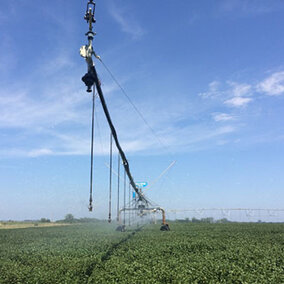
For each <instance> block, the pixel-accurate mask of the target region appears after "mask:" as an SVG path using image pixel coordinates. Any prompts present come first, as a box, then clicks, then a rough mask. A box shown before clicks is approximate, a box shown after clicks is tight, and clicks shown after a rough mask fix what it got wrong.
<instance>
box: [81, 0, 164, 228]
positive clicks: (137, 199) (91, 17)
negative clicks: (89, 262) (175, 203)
mask: <svg viewBox="0 0 284 284" xmlns="http://www.w3.org/2000/svg"><path fill="white" fill-rule="evenodd" d="M95 7H96V4H95V3H94V2H93V0H89V2H88V4H87V9H86V14H85V17H84V19H85V20H86V21H87V23H88V25H89V30H88V32H87V33H86V34H85V35H86V36H87V38H88V44H87V45H84V46H82V47H81V48H80V55H81V56H82V57H83V58H85V60H86V63H87V66H88V71H87V73H86V74H85V75H84V76H83V77H82V81H83V82H84V83H85V84H86V86H87V92H89V93H93V97H92V134H91V170H90V200H89V211H92V210H93V198H92V195H93V156H94V151H93V149H94V112H95V97H96V92H97V94H98V97H99V99H100V101H101V104H102V108H103V111H104V114H105V116H106V119H107V122H108V125H109V127H110V131H111V134H110V188H109V218H108V221H109V222H111V193H112V189H111V183H112V140H114V142H115V145H116V147H117V150H118V155H119V156H118V167H119V165H120V159H121V160H122V164H123V167H124V206H123V207H122V208H121V209H120V208H119V201H118V212H117V219H118V221H119V222H120V225H119V226H118V228H117V230H120V231H124V230H125V226H126V223H125V213H126V212H128V213H130V212H134V213H136V214H137V215H138V216H140V217H142V216H144V215H147V214H151V213H156V212H161V213H162V226H161V230H164V231H167V230H169V226H168V224H167V223H166V217H165V210H164V209H163V208H161V207H159V206H156V205H155V204H154V203H153V202H152V201H150V200H149V198H147V197H146V196H145V194H144V193H143V192H142V190H141V188H139V187H138V186H137V185H136V183H135V181H134V179H133V176H132V174H131V171H130V167H129V163H128V160H127V158H126V155H125V153H124V151H123V150H122V148H121V146H120V143H119V140H118V136H117V133H116V130H115V127H114V124H113V122H112V119H111V116H110V113H109V111H108V108H107V104H106V101H105V98H104V95H103V91H102V88H101V83H100V80H99V79H98V74H97V71H96V67H95V64H94V61H93V56H94V57H95V58H96V59H98V60H99V61H100V62H101V63H102V64H103V65H104V66H105V64H104V63H103V62H102V59H101V58H100V57H99V56H98V55H97V54H96V53H95V52H94V49H93V39H94V36H95V34H96V33H95V32H94V31H93V24H94V23H95V22H96V20H95ZM126 175H127V177H128V181H129V189H130V188H132V190H133V192H134V194H133V198H132V200H130V198H129V203H128V204H127V206H126V203H125V200H126ZM118 178H119V175H118ZM118 181H119V180H118ZM118 198H119V183H118ZM122 212H124V218H123V220H122V218H121V213H122Z"/></svg>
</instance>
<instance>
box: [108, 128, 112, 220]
mask: <svg viewBox="0 0 284 284" xmlns="http://www.w3.org/2000/svg"><path fill="white" fill-rule="evenodd" d="M109 164H110V170H109V201H108V202H109V203H108V222H109V223H110V222H111V186H112V134H111V133H110V142H109Z"/></svg>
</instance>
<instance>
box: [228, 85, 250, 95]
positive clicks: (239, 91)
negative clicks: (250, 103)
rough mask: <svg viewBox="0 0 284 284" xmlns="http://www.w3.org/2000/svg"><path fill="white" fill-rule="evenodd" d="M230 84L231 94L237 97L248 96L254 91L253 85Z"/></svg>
mask: <svg viewBox="0 0 284 284" xmlns="http://www.w3.org/2000/svg"><path fill="white" fill-rule="evenodd" d="M228 84H229V85H230V86H231V87H232V90H231V92H232V94H233V96H235V97H241V96H245V95H248V94H249V93H250V91H251V89H252V87H251V85H248V84H239V83H236V82H228Z"/></svg>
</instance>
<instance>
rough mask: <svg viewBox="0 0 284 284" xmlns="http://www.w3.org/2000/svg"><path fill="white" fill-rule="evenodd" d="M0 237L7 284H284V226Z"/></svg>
mask: <svg viewBox="0 0 284 284" xmlns="http://www.w3.org/2000/svg"><path fill="white" fill-rule="evenodd" d="M170 225H171V231H170V232H162V231H160V230H159V225H147V226H144V227H143V228H142V229H137V227H135V228H133V229H132V230H129V231H127V232H123V233H121V232H116V231H115V230H114V228H115V227H114V225H108V224H103V223H97V224H96V223H94V224H89V225H88V224H84V225H73V226H65V227H46V228H28V229H13V230H0V283H44V284H47V283H52V284H55V283H284V273H283V259H284V225H283V224H235V223H229V224H194V223H175V222H173V223H171V224H170Z"/></svg>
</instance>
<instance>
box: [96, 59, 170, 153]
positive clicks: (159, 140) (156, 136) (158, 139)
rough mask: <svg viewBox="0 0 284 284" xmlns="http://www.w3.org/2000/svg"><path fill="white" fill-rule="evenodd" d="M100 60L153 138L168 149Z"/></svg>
mask: <svg viewBox="0 0 284 284" xmlns="http://www.w3.org/2000/svg"><path fill="white" fill-rule="evenodd" d="M99 60H100V62H101V63H102V65H103V66H104V68H105V69H106V70H107V72H108V73H109V75H110V76H111V78H112V79H113V81H114V82H115V83H116V84H117V86H118V87H119V88H120V90H121V91H122V93H123V94H124V95H125V97H126V98H127V100H128V101H129V103H130V104H131V105H132V107H133V108H134V109H135V111H136V112H137V114H138V115H139V116H140V118H141V119H142V120H143V122H144V123H145V124H146V125H147V127H148V128H149V129H150V130H151V132H152V134H153V135H154V136H155V138H156V139H157V141H158V142H159V143H160V144H161V145H162V146H163V147H164V148H165V149H166V150H169V147H168V146H166V145H165V144H164V143H163V142H162V141H161V139H160V138H159V137H158V135H157V134H156V132H155V131H154V129H153V128H152V127H151V126H150V124H149V123H148V122H147V120H146V119H145V118H144V116H143V115H142V113H141V112H140V111H139V110H138V108H137V107H136V106H135V104H134V103H133V102H132V100H131V99H130V97H129V96H128V95H127V93H126V91H125V90H124V88H123V87H122V86H121V84H120V83H119V82H118V80H117V79H116V78H115V76H114V75H113V73H112V72H111V71H110V69H109V68H108V67H107V66H106V64H105V63H104V62H103V61H102V59H101V58H99Z"/></svg>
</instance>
